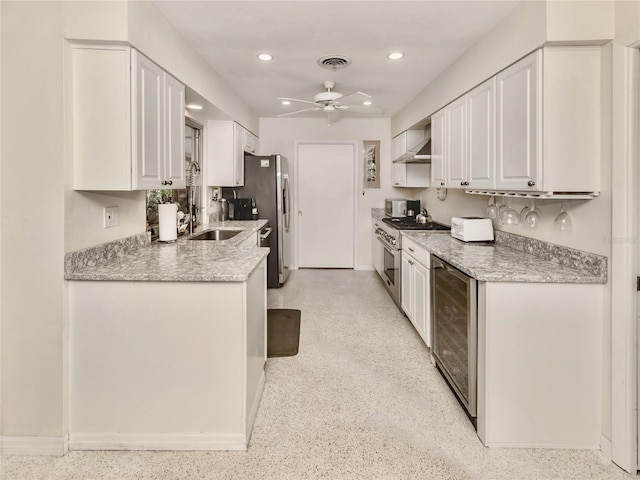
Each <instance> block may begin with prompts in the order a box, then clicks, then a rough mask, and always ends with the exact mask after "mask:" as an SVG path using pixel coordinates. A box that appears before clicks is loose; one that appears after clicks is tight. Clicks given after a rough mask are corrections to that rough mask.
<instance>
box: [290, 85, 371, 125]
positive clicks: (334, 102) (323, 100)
mask: <svg viewBox="0 0 640 480" xmlns="http://www.w3.org/2000/svg"><path fill="white" fill-rule="evenodd" d="M323 85H324V88H325V91H324V92H320V93H318V94H316V96H315V97H314V98H313V101H310V100H300V99H297V98H287V97H280V98H278V100H286V101H290V102H299V103H306V104H310V105H313V107H309V108H303V109H302V110H296V111H295V112H287V113H283V114H281V115H278V117H286V116H289V115H295V114H298V113H303V112H313V111H316V112H318V111H321V110H322V111H324V112H325V113H326V114H327V116H328V117H329V125H331V121H334V122H337V121H338V120H340V115H339V111H340V110H349V111H350V112H355V113H369V114H374V115H377V114H380V113H382V109H380V108H376V107H371V106H367V105H362V104H360V105H355V104H350V103H343V102H344V99H345V98H347V97H352V96H355V95H359V96H361V97H364V98H365V99H369V98H371V95H367V94H366V93H363V92H351V93H347V94H342V93H339V92H335V91H334V90H333V88H334V87H335V86H336V84H335V82H331V81H326V82H324V84H323Z"/></svg>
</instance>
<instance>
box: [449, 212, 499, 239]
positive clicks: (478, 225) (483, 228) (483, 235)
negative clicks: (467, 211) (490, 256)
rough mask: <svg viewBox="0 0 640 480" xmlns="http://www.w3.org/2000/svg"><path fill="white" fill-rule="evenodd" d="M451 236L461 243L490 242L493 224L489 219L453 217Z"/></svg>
mask: <svg viewBox="0 0 640 480" xmlns="http://www.w3.org/2000/svg"><path fill="white" fill-rule="evenodd" d="M451 236H452V237H454V238H457V239H458V240H462V241H463V242H492V241H493V239H494V237H493V223H492V222H491V219H490V218H482V217H453V218H452V219H451Z"/></svg>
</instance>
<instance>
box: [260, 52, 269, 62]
mask: <svg viewBox="0 0 640 480" xmlns="http://www.w3.org/2000/svg"><path fill="white" fill-rule="evenodd" d="M258 59H259V60H262V61H263V62H270V61H271V60H273V57H272V56H271V55H270V54H268V53H261V54H259V55H258Z"/></svg>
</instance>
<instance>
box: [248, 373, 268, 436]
mask: <svg viewBox="0 0 640 480" xmlns="http://www.w3.org/2000/svg"><path fill="white" fill-rule="evenodd" d="M265 381H266V376H265V374H264V369H263V370H262V375H260V385H259V386H258V390H257V391H256V396H255V398H254V399H253V405H252V407H251V412H250V414H249V418H248V419H247V445H248V444H249V440H250V439H251V433H252V432H253V424H254V423H255V421H256V415H258V406H260V399H261V398H262V391H263V390H264V383H265Z"/></svg>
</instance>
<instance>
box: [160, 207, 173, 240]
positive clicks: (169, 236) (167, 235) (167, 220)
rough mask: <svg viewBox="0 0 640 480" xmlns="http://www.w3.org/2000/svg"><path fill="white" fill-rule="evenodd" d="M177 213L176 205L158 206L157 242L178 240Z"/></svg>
mask: <svg viewBox="0 0 640 480" xmlns="http://www.w3.org/2000/svg"><path fill="white" fill-rule="evenodd" d="M177 213H178V204H177V203H163V204H161V205H158V228H159V229H160V237H159V238H158V241H159V242H173V241H175V240H176V239H177V238H178V221H177Z"/></svg>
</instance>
